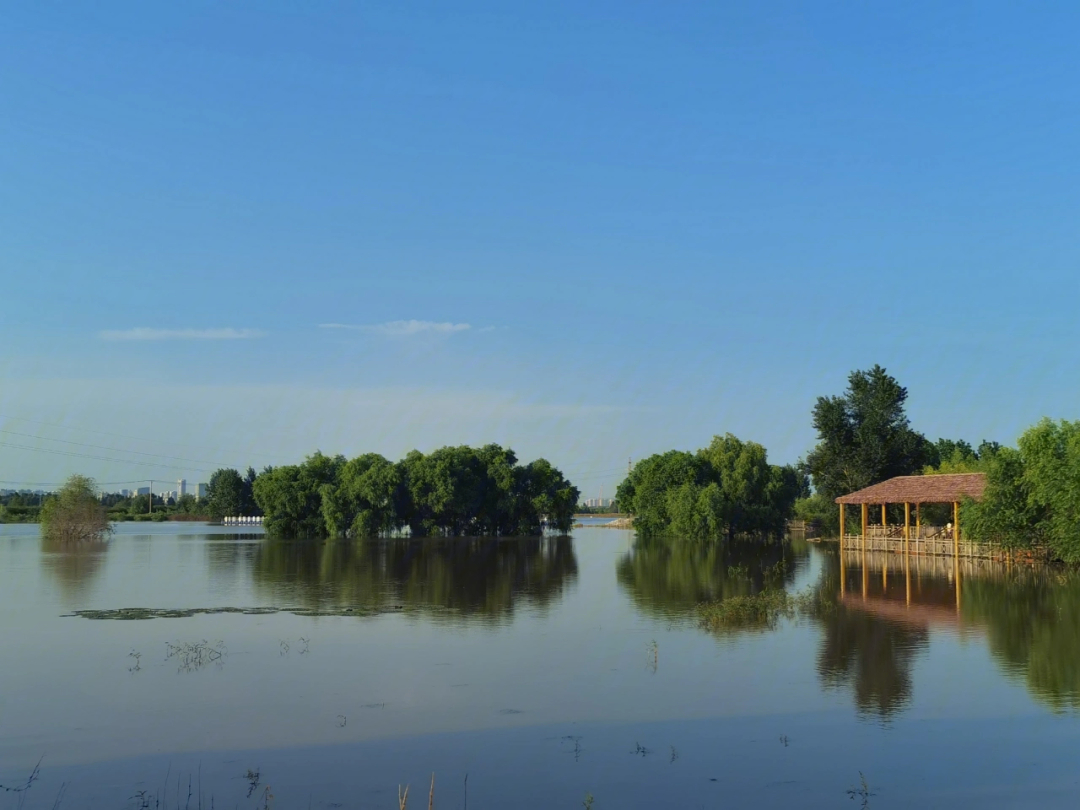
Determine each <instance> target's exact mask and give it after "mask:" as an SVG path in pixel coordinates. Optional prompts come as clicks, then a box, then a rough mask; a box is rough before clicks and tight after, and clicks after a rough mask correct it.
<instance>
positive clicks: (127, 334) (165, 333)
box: [98, 326, 266, 340]
mask: <svg viewBox="0 0 1080 810" xmlns="http://www.w3.org/2000/svg"><path fill="white" fill-rule="evenodd" d="M265 334H266V333H265V332H263V331H261V330H259V329H233V328H226V329H150V328H148V327H145V326H140V327H136V328H135V329H105V330H104V331H101V332H99V333H98V337H100V338H101V339H102V340H250V339H251V338H260V337H263V336H264V335H265Z"/></svg>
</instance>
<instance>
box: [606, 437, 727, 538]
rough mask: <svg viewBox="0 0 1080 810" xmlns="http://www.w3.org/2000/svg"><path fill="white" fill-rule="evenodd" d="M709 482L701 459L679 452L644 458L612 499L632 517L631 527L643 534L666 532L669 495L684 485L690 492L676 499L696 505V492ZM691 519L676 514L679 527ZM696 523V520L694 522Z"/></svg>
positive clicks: (669, 507) (670, 517) (703, 461)
mask: <svg viewBox="0 0 1080 810" xmlns="http://www.w3.org/2000/svg"><path fill="white" fill-rule="evenodd" d="M708 482H709V471H708V467H707V464H706V462H705V460H704V459H702V458H701V457H700V456H697V455H694V454H693V453H687V452H684V451H682V450H669V451H668V452H666V453H660V454H657V455H652V456H649V457H648V458H644V459H642V460H641V461H639V462H638V463H637V464H635V465H634V468H633V469H632V470H631V471H630V474H629V475H628V476H627V477H626V478H625V479H624V480H623V482H622V483H621V484H619V487H618V489H617V490H616V494H615V497H616V498H617V499H618V501H619V503H620V504H621V505H622V507H623V509H625V510H626V511H627V512H629V513H630V514H632V515H633V516H634V526H635V527H636V528H637V529H638V531H641V532H644V533H646V534H648V533H650V532H660V531H664V530H666V529H667V528H668V527H669V526H670V525H671V523H672V516H671V508H672V506H673V502H672V501H671V494H670V493H671V492H672V491H673V490H677V489H679V488H680V487H683V486H684V485H691V486H692V487H693V488H694V489H692V490H687V491H686V493H684V495H682V496H680V499H679V504H680V506H681V505H683V504H689V503H691V502H692V503H695V504H696V503H697V496H696V493H697V490H698V489H700V488H702V487H704V486H705V485H706V484H707V483H708ZM687 520H693V519H692V518H690V517H688V516H686V515H683V514H680V515H679V521H680V524H683V525H685V523H686V521H687ZM694 522H696V521H694Z"/></svg>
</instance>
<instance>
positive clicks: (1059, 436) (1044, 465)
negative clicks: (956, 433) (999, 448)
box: [999, 419, 1080, 563]
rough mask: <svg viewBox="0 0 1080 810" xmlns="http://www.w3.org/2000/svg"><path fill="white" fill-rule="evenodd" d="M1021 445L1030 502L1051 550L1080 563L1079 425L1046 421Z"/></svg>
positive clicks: (1032, 430) (1029, 433) (1030, 432)
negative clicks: (1044, 531) (1037, 514)
mask: <svg viewBox="0 0 1080 810" xmlns="http://www.w3.org/2000/svg"><path fill="white" fill-rule="evenodd" d="M1019 444H1020V453H1021V455H1022V457H1023V463H1024V471H1023V476H1022V480H1023V485H1024V487H1026V489H1027V495H1028V502H1029V504H1030V506H1031V507H1032V508H1033V509H1035V510H1038V511H1039V512H1040V513H1041V514H1040V515H1039V516H1040V517H1041V521H1040V523H1041V524H1042V525H1043V526H1045V529H1046V537H1047V539H1048V540H1049V543H1050V545H1051V547H1052V548H1053V550H1054V552H1055V554H1056V555H1057V556H1058V557H1059V558H1060V559H1062V560H1064V561H1065V562H1069V563H1075V562H1080V422H1068V421H1066V420H1064V419H1063V420H1061V421H1060V422H1054V421H1051V420H1049V419H1044V420H1042V421H1041V422H1039V424H1037V425H1036V426H1035V427H1033V428H1030V429H1029V430H1027V431H1025V433H1024V435H1023V436H1021V437H1020V442H1019ZM999 455H1000V453H999Z"/></svg>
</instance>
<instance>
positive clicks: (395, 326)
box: [319, 321, 472, 337]
mask: <svg viewBox="0 0 1080 810" xmlns="http://www.w3.org/2000/svg"><path fill="white" fill-rule="evenodd" d="M319 328H321V329H350V330H352V331H354V332H369V333H371V334H376V335H384V336H386V337H408V336H410V335H420V334H425V333H426V334H443V335H450V334H453V333H454V332H465V331H467V330H469V329H472V326H471V325H470V324H467V323H450V322H449V321H447V322H445V323H438V322H436V321H387V322H386V323H373V324H347V323H321V324H319Z"/></svg>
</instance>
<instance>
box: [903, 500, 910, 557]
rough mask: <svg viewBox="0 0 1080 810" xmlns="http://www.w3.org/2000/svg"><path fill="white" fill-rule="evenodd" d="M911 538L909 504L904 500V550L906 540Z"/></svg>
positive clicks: (905, 549) (905, 548)
mask: <svg viewBox="0 0 1080 810" xmlns="http://www.w3.org/2000/svg"><path fill="white" fill-rule="evenodd" d="M910 539H911V504H910V503H908V502H907V501H904V551H907V543H908V540H910Z"/></svg>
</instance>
